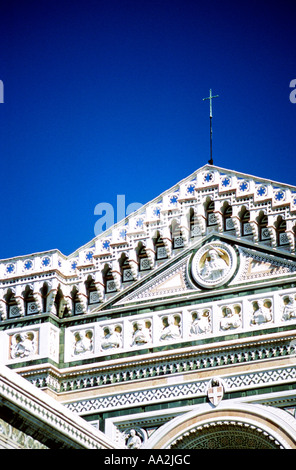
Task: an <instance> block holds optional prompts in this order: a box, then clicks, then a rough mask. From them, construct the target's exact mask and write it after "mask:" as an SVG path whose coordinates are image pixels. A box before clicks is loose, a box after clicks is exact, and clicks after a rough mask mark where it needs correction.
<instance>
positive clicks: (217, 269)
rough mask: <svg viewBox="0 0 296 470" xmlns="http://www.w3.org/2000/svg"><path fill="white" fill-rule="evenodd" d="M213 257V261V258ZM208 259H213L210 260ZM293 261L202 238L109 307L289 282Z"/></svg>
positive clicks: (295, 263)
mask: <svg viewBox="0 0 296 470" xmlns="http://www.w3.org/2000/svg"><path fill="white" fill-rule="evenodd" d="M215 254H216V257H215ZM211 256H212V257H213V258H215V259H213V260H211ZM295 273H296V259H295V257H294V256H291V255H289V254H286V253H284V252H283V253H280V252H276V251H274V250H271V249H270V250H269V249H268V248H266V249H262V246H259V245H258V246H256V245H251V244H244V243H243V242H242V241H240V240H235V239H233V238H230V237H228V238H227V237H223V236H219V235H215V236H213V235H211V236H208V237H205V238H204V239H203V240H202V241H199V242H196V243H195V244H193V245H192V246H191V247H190V248H188V249H187V250H185V251H183V252H182V253H181V254H180V255H179V256H176V257H175V258H174V259H170V260H168V261H167V262H166V263H164V264H163V265H162V266H161V267H158V268H157V269H154V270H153V271H152V272H151V273H150V274H147V275H146V276H145V277H144V278H142V279H141V280H139V281H138V282H136V283H135V284H134V285H133V286H132V287H130V288H128V289H126V290H124V291H123V292H121V293H120V294H119V295H117V296H116V298H114V299H113V300H112V301H111V303H112V305H113V306H123V305H128V304H135V303H143V302H147V301H148V302H149V301H157V300H161V301H165V300H166V299H167V300H168V299H170V300H171V299H172V298H174V297H178V298H179V299H180V298H182V297H185V296H188V295H190V296H191V295H195V294H197V295H198V294H203V295H204V294H205V293H209V294H210V293H213V292H216V291H218V290H223V291H225V290H227V289H231V290H232V291H233V290H234V288H235V287H236V286H237V287H238V288H240V289H242V288H244V286H245V287H246V288H247V287H248V286H249V285H254V284H256V285H260V284H261V283H266V282H274V281H275V280H282V279H283V278H287V279H289V278H292V277H294V276H295Z"/></svg>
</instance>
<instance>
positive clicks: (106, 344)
mask: <svg viewBox="0 0 296 470" xmlns="http://www.w3.org/2000/svg"><path fill="white" fill-rule="evenodd" d="M101 346H102V349H116V348H121V347H122V339H121V328H120V327H119V326H114V325H110V326H108V327H107V328H104V338H103V340H102V342H101Z"/></svg>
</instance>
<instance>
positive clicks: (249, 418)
mask: <svg viewBox="0 0 296 470" xmlns="http://www.w3.org/2000/svg"><path fill="white" fill-rule="evenodd" d="M0 279H1V284H0V314H1V322H0V345H1V346H0V360H1V365H3V368H4V369H3V373H1V374H2V375H1V377H2V378H3V377H4V376H5V370H6V371H7V375H8V376H9V377H10V379H11V380H12V381H13V375H12V376H11V374H14V375H16V376H17V377H18V378H17V380H21V381H23V382H22V383H24V384H27V385H26V386H24V390H25V389H26V387H28V391H27V393H30V394H31V396H32V397H33V396H34V390H37V392H38V394H39V395H40V403H41V402H42V397H44V403H43V402H42V403H43V404H42V406H43V408H44V409H48V407H49V406H51V408H50V410H51V411H50V412H51V413H55V411H54V403H57V407H59V408H58V409H59V410H60V409H61V410H65V413H66V416H67V420H68V421H67V422H69V423H71V426H74V427H75V420H77V422H78V423H79V426H80V427H79V433H80V436H82V435H83V436H86V435H87V439H86V440H83V439H82V437H81V439H80V445H81V447H85V448H89V447H95V448H98V447H99V448H109V449H110V448H114V449H221V448H224V449H243V448H247V449H294V448H296V419H295V410H296V394H295V385H296V300H295V296H296V187H292V186H290V185H287V184H282V183H278V182H274V181H269V180H266V179H264V178H261V177H255V176H252V175H246V174H242V173H238V172H236V171H230V170H226V169H223V168H219V167H216V166H213V165H205V166H204V167H202V168H200V169H198V170H197V171H196V172H194V173H193V174H192V175H190V176H189V177H187V178H185V179H184V180H182V181H180V182H179V183H178V184H176V185H175V186H174V187H172V188H170V189H169V190H167V191H165V192H164V193H163V194H161V195H160V196H159V197H157V198H155V199H154V200H153V201H151V202H149V203H147V204H146V205H144V206H143V207H141V208H140V209H138V210H137V211H136V212H134V213H132V214H131V215H129V216H128V217H127V218H126V219H124V220H122V221H121V222H118V223H117V224H115V225H114V226H113V227H111V228H110V229H108V230H106V231H105V232H104V233H102V234H100V235H98V236H97V237H96V238H95V239H93V240H92V241H91V242H89V243H88V244H86V245H84V246H83V247H81V248H79V249H78V250H77V251H76V252H75V253H73V254H72V255H70V256H64V255H63V254H62V253H61V252H59V251H58V250H51V251H48V252H43V253H35V254H33V255H30V256H21V257H17V258H13V259H6V260H2V261H1V263H0ZM3 380H4V379H3ZM0 383H1V381H0ZM20 388H21V386H20ZM3 390H4V389H3V387H2V388H1V408H0V410H2V411H3V413H2V415H1V414H0V418H3V420H4V421H3V423H4V424H5V425H7V426H15V427H18V426H19V427H21V428H22V431H24V432H26V433H27V434H28V435H34V436H35V437H36V439H37V441H38V445H41V446H45V447H51V446H52V447H59V446H61V444H60V442H61V441H62V440H61V439H60V438H59V433H60V432H62V431H61V430H58V429H56V428H53V429H52V431H51V432H52V433H53V434H55V435H56V439H55V440H50V439H49V438H48V437H47V438H44V437H43V436H42V433H38V432H37V431H36V429H37V427H38V423H37V424H36V419H35V420H33V421H34V425H33V424H31V425H30V413H31V412H30V410H29V409H28V406H29V405H28V404H24V400H19V402H18V404H17V406H16V405H13V406H12V405H11V406H10V412H6V413H4V411H5V410H4V409H7V408H9V406H8V404H7V400H8V398H7V397H6V398H5V397H4V391H3ZM37 392H36V393H37ZM39 395H38V397H39ZM5 400H6V402H5V403H6V405H5V406H6V408H5V407H4V401H5ZM40 406H41V404H40ZM22 407H23V408H22ZM26 407H27V408H26ZM43 408H42V409H43ZM13 409H14V412H13V411H12V410H13ZM19 410H22V413H24V412H25V410H26V411H27V415H28V416H27V419H28V423H29V424H28V426H27V428H26V425H25V424H24V422H25V420H23V423H22V424H21V425H20V423H19V420H17V419H16V418H15V416H16V413H17V412H19ZM61 413H62V411H61ZM84 423H85V429H84ZM0 424H1V423H0ZM4 424H3V426H2V431H3V430H4V429H6V428H5V425H4ZM32 429H34V432H32ZM71 429H72V428H71ZM91 430H93V433H94V441H93V442H91V444H90V441H91V437H90V436H91ZM3 432H4V431H3ZM3 432H2V434H3ZM63 432H64V431H63ZM49 433H50V431H49ZM84 442H85V444H84ZM68 443H69V444H68V446H69V447H71V445H72V444H71V439H70V437H69V436H68ZM36 445H37V444H36ZM73 446H74V444H73ZM20 447H21V445H20ZM74 447H75V446H74Z"/></svg>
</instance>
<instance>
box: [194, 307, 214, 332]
mask: <svg viewBox="0 0 296 470" xmlns="http://www.w3.org/2000/svg"><path fill="white" fill-rule="evenodd" d="M192 318H193V322H192V324H191V327H190V334H191V335H199V334H203V333H208V332H209V331H211V325H210V311H209V310H204V311H203V312H194V313H193V314H192Z"/></svg>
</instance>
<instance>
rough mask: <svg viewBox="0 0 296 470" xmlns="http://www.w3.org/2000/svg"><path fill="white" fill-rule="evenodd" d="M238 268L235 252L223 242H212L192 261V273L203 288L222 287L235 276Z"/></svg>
mask: <svg viewBox="0 0 296 470" xmlns="http://www.w3.org/2000/svg"><path fill="white" fill-rule="evenodd" d="M236 266H237V256H236V252H235V250H234V249H233V248H232V247H231V246H229V245H226V244H224V243H222V242H218V241H217V242H212V243H208V244H207V245H205V246H203V247H202V248H200V249H199V250H198V251H197V253H196V254H195V255H194V257H193V260H192V266H191V272H192V276H193V278H194V280H195V281H196V282H197V284H199V285H201V286H202V287H207V288H212V287H218V286H222V285H223V284H225V283H226V282H228V281H229V280H230V279H231V277H232V276H233V274H234V272H235V269H236Z"/></svg>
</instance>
